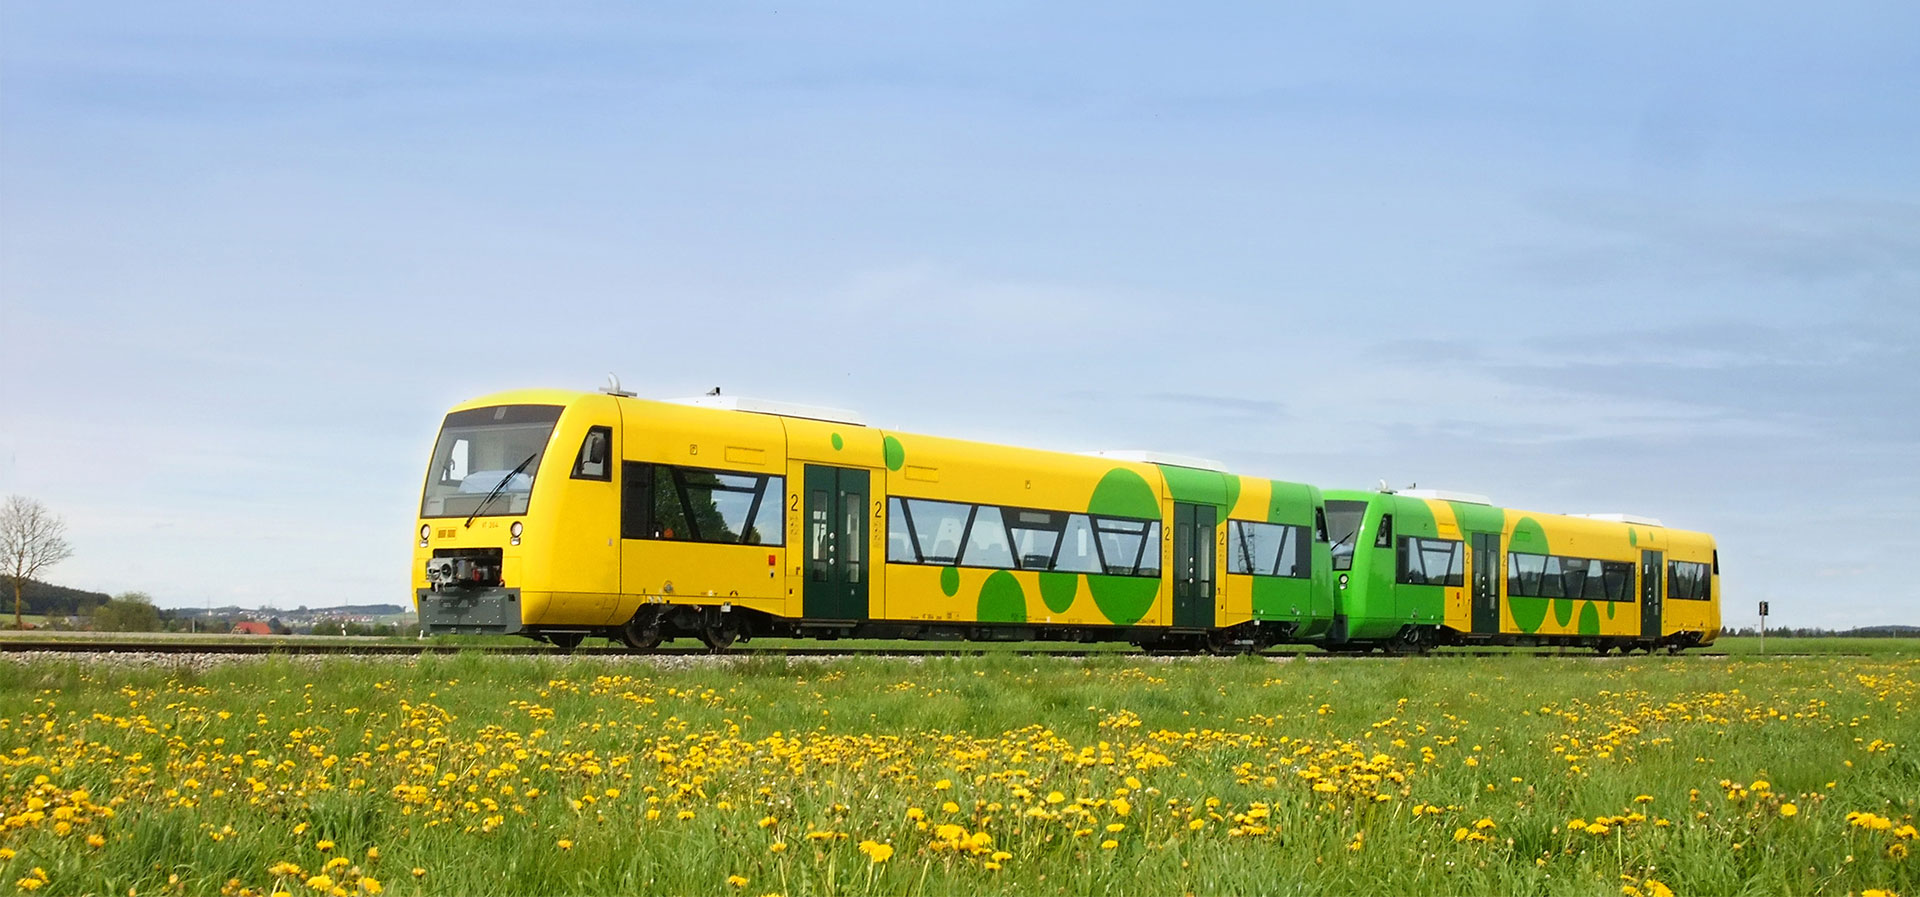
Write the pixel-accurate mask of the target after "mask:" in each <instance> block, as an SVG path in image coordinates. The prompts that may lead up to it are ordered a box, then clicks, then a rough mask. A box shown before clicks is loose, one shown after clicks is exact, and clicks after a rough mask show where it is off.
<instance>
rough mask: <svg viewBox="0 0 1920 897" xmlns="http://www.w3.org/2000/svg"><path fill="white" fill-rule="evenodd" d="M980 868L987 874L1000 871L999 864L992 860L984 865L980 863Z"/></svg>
mask: <svg viewBox="0 0 1920 897" xmlns="http://www.w3.org/2000/svg"><path fill="white" fill-rule="evenodd" d="M980 868H982V869H985V870H987V871H988V872H998V871H1000V864H999V863H996V862H994V861H992V860H988V861H986V862H984V863H981V864H980Z"/></svg>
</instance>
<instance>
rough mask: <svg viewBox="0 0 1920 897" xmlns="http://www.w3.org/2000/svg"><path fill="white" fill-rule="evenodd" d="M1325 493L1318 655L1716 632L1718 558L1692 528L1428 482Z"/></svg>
mask: <svg viewBox="0 0 1920 897" xmlns="http://www.w3.org/2000/svg"><path fill="white" fill-rule="evenodd" d="M1325 498H1326V507H1327V518H1328V526H1329V529H1330V535H1331V537H1332V540H1333V552H1332V554H1333V568H1334V571H1335V577H1336V581H1335V595H1336V599H1337V602H1338V603H1337V616H1336V618H1335V624H1334V628H1333V631H1332V632H1331V633H1330V634H1329V636H1328V639H1327V642H1326V646H1327V647H1328V648H1329V649H1331V650H1368V649H1371V648H1375V647H1384V648H1388V649H1390V650H1414V651H1418V650H1424V649H1426V648H1427V647H1431V646H1433V645H1442V644H1495V645H1570V646H1584V647H1591V648H1595V649H1598V650H1600V651H1603V652H1604V651H1609V650H1613V649H1616V648H1618V649H1621V650H1631V649H1633V648H1642V649H1646V650H1652V649H1654V648H1659V647H1664V648H1668V649H1672V650H1679V649H1682V648H1687V647H1692V646H1695V645H1704V644H1709V643H1711V642H1712V641H1713V639H1714V636H1715V635H1716V634H1717V633H1718V631H1719V628H1720V611H1719V598H1720V590H1719V582H1718V574H1719V561H1718V553H1717V552H1716V551H1715V548H1714V543H1713V538H1712V537H1711V536H1708V535H1706V534H1704V533H1696V532H1688V531H1685V530H1676V529H1670V528H1667V527H1664V526H1662V525H1661V524H1660V522H1659V521H1657V520H1652V519H1648V518H1641V517H1633V516H1630V515H1621V514H1600V515H1568V514H1542V513H1536V512H1530V511H1516V510H1511V509H1506V508H1498V507H1494V506H1493V505H1492V504H1491V503H1490V502H1489V501H1488V500H1487V499H1484V498H1481V497H1479V496H1471V495H1464V494H1456V493H1443V492H1437V491H1434V490H1409V491H1407V492H1401V493H1397V494H1396V493H1386V492H1354V491H1329V492H1327V493H1326V496H1325Z"/></svg>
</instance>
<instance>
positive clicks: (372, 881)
mask: <svg viewBox="0 0 1920 897" xmlns="http://www.w3.org/2000/svg"><path fill="white" fill-rule="evenodd" d="M360 890H362V891H365V892H367V893H369V894H378V893H380V892H381V891H384V890H386V888H385V887H384V886H382V885H381V884H380V880H379V879H377V878H372V877H370V876H365V875H363V876H361V877H360Z"/></svg>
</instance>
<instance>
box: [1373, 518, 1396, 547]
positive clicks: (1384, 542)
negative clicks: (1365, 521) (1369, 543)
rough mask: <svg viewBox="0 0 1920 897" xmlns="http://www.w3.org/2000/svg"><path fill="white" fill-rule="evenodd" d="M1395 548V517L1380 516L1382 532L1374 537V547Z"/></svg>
mask: <svg viewBox="0 0 1920 897" xmlns="http://www.w3.org/2000/svg"><path fill="white" fill-rule="evenodd" d="M1392 546H1393V515H1392V514H1381V515H1380V532H1379V533H1377V534H1375V535H1374V537H1373V547H1375V548H1390V547H1392Z"/></svg>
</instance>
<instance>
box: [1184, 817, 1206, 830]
mask: <svg viewBox="0 0 1920 897" xmlns="http://www.w3.org/2000/svg"><path fill="white" fill-rule="evenodd" d="M1206 827H1207V821H1206V820H1205V819H1195V820H1193V821H1192V822H1189V823H1187V828H1189V829H1191V830H1193V831H1196V832H1197V831H1199V830H1201V829H1203V828H1206Z"/></svg>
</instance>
